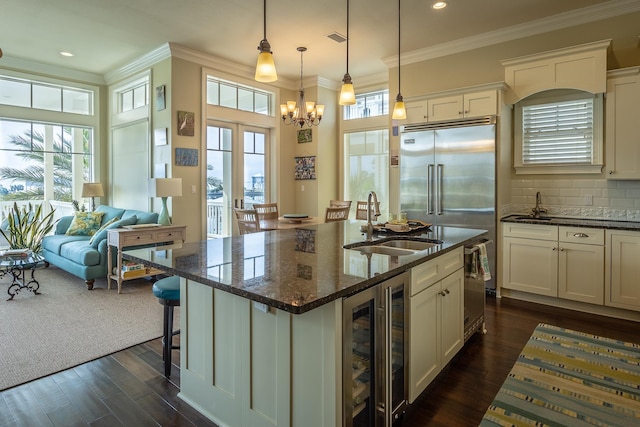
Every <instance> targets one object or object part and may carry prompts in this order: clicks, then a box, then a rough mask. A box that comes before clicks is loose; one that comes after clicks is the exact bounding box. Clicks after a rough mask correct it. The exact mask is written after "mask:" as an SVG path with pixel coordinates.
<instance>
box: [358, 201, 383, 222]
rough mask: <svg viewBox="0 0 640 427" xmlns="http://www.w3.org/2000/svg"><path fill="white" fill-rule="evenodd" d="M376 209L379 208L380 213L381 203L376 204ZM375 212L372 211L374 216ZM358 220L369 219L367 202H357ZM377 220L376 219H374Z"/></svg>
mask: <svg viewBox="0 0 640 427" xmlns="http://www.w3.org/2000/svg"><path fill="white" fill-rule="evenodd" d="M376 207H377V208H378V212H380V202H378V203H376ZM374 212H375V210H373V209H372V211H371V214H372V215H374ZM356 219H363V220H366V219H367V201H366V200H358V201H357V202H356ZM372 219H375V218H372Z"/></svg>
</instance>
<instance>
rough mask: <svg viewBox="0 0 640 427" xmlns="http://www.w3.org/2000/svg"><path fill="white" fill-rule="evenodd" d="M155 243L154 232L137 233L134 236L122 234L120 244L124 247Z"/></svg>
mask: <svg viewBox="0 0 640 427" xmlns="http://www.w3.org/2000/svg"><path fill="white" fill-rule="evenodd" d="M151 243H154V239H153V233H152V232H149V233H136V235H134V236H127V235H126V234H125V235H123V236H120V244H121V246H122V247H124V246H133V245H148V244H151Z"/></svg>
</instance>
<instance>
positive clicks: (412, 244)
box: [379, 240, 442, 251]
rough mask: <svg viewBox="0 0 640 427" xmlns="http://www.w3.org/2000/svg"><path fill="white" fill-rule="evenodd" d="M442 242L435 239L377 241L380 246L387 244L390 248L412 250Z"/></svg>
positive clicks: (421, 249)
mask: <svg viewBox="0 0 640 427" xmlns="http://www.w3.org/2000/svg"><path fill="white" fill-rule="evenodd" d="M440 243H442V242H441V241H439V240H436V241H430V242H426V241H422V240H420V241H418V240H389V241H386V242H382V243H379V245H380V246H389V247H392V248H401V249H411V250H413V251H424V250H425V249H429V248H432V247H434V246H436V245H439V244H440Z"/></svg>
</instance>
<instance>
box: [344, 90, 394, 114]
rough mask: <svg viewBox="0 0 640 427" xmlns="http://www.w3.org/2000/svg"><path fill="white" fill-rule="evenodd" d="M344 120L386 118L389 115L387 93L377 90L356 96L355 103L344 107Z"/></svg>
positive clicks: (386, 91)
mask: <svg viewBox="0 0 640 427" xmlns="http://www.w3.org/2000/svg"><path fill="white" fill-rule="evenodd" d="M343 111H344V120H353V119H363V118H367V117H376V116H386V115H387V114H389V91H388V90H386V89H385V90H378V91H375V92H367V93H362V94H359V95H356V103H355V104H354V105H347V106H345V107H344V110H343Z"/></svg>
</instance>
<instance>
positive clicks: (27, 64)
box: [0, 55, 106, 85]
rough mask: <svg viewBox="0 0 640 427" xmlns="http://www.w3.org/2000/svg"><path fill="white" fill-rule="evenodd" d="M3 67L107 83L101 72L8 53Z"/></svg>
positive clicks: (68, 78)
mask: <svg viewBox="0 0 640 427" xmlns="http://www.w3.org/2000/svg"><path fill="white" fill-rule="evenodd" d="M2 68H6V69H10V70H14V71H19V72H26V73H31V74H38V75H46V76H49V77H53V78H60V79H65V80H74V81H79V82H82V83H89V84H95V85H104V84H105V83H106V82H105V80H104V77H103V76H102V75H100V74H95V73H89V72H86V71H79V70H73V69H71V68H66V67H60V66H58V65H51V64H44V63H42V62H36V61H29V60H27V59H22V58H16V57H12V56H8V55H4V56H3V57H2V60H1V61H0V69H2Z"/></svg>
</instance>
